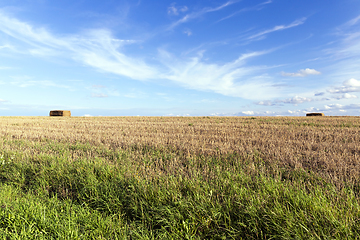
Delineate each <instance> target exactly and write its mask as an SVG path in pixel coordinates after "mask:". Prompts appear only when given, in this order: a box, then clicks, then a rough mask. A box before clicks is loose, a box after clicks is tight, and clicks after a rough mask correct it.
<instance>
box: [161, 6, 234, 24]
mask: <svg viewBox="0 0 360 240" xmlns="http://www.w3.org/2000/svg"><path fill="white" fill-rule="evenodd" d="M236 2H238V1H228V2H226V3H224V4H222V5H220V6H218V7H215V8H209V7H207V8H204V9H202V10H200V11H198V12H192V13H189V14H187V15H185V16H184V17H183V18H181V19H179V20H178V21H176V22H173V23H172V24H171V25H170V26H169V27H168V28H167V30H172V29H174V28H175V27H177V26H179V25H180V24H183V23H186V22H188V21H189V20H191V19H196V18H199V17H201V16H203V15H204V14H206V13H210V12H216V11H219V10H221V9H223V8H225V7H228V6H230V5H232V4H234V3H236ZM186 10H187V9H186Z"/></svg>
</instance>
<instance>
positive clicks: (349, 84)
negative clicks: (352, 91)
mask: <svg viewBox="0 0 360 240" xmlns="http://www.w3.org/2000/svg"><path fill="white" fill-rule="evenodd" d="M344 86H347V87H360V81H359V80H356V79H355V78H351V79H349V80H346V81H344Z"/></svg>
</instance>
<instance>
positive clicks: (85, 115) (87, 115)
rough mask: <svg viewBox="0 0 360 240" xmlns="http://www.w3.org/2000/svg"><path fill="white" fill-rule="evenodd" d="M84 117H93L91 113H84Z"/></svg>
mask: <svg viewBox="0 0 360 240" xmlns="http://www.w3.org/2000/svg"><path fill="white" fill-rule="evenodd" d="M84 117H92V116H91V115H90V114H84Z"/></svg>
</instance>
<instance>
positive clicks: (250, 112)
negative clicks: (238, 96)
mask: <svg viewBox="0 0 360 240" xmlns="http://www.w3.org/2000/svg"><path fill="white" fill-rule="evenodd" d="M242 113H243V114H246V115H254V111H243V112H242Z"/></svg>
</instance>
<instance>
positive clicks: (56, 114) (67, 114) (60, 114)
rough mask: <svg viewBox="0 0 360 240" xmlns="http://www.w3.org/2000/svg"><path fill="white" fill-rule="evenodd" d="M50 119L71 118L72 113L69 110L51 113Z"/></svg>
mask: <svg viewBox="0 0 360 240" xmlns="http://www.w3.org/2000/svg"><path fill="white" fill-rule="evenodd" d="M50 117H71V112H70V111H67V110H53V111H50Z"/></svg>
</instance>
